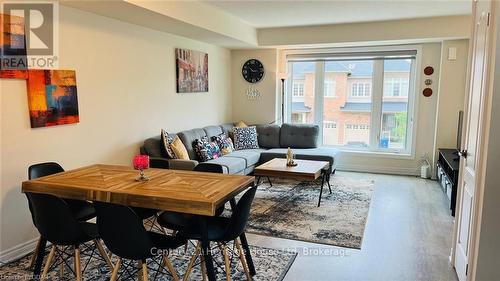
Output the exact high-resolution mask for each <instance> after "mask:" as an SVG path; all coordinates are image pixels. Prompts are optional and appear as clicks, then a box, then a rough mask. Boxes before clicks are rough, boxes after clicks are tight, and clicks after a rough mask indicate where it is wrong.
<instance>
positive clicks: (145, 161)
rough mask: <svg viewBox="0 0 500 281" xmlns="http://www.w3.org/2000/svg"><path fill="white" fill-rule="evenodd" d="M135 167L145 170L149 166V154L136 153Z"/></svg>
mask: <svg viewBox="0 0 500 281" xmlns="http://www.w3.org/2000/svg"><path fill="white" fill-rule="evenodd" d="M133 163H134V169H136V170H145V169H148V168H149V156H148V155H140V154H139V155H136V156H135V157H134V161H133Z"/></svg>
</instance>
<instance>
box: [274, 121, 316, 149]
mask: <svg viewBox="0 0 500 281" xmlns="http://www.w3.org/2000/svg"><path fill="white" fill-rule="evenodd" d="M318 135H319V127H318V126H317V125H309V124H283V125H282V126H281V130H280V146H281V147H291V148H315V147H317V146H318Z"/></svg>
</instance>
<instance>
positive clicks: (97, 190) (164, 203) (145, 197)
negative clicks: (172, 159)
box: [22, 164, 254, 216]
mask: <svg viewBox="0 0 500 281" xmlns="http://www.w3.org/2000/svg"><path fill="white" fill-rule="evenodd" d="M145 174H146V176H147V177H149V178H150V180H149V181H147V182H137V181H135V179H136V178H137V177H138V175H139V172H138V171H136V170H134V169H132V168H131V167H126V166H116V165H102V164H96V165H92V166H88V167H83V168H79V169H75V170H70V171H66V172H63V173H58V174H54V175H50V176H46V177H42V178H38V179H35V180H30V181H25V182H23V185H22V191H23V192H33V193H47V194H52V195H55V196H58V197H61V198H68V199H79V200H88V201H102V202H110V203H116V204H122V205H128V206H133V207H143V208H151V209H157V210H165V211H176V212H183V213H190V214H198V215H208V216H213V215H215V210H216V209H217V208H218V207H219V206H221V205H222V204H223V203H225V202H227V201H228V200H230V199H231V198H233V197H234V196H235V195H236V194H238V193H240V192H241V191H243V190H245V189H246V188H248V187H249V186H251V185H253V183H254V177H250V176H239V175H227V174H214V173H201V172H192V171H179V170H166V169H148V170H145Z"/></svg>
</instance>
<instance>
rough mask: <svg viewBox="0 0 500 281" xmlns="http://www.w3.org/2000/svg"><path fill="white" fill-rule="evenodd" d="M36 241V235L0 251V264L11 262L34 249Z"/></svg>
mask: <svg viewBox="0 0 500 281" xmlns="http://www.w3.org/2000/svg"><path fill="white" fill-rule="evenodd" d="M37 242H38V237H37V238H33V239H31V240H29V241H27V242H24V243H22V244H19V245H17V246H14V247H12V248H10V249H7V250H5V251H2V252H0V264H4V263H8V262H11V261H13V260H16V259H18V258H21V257H23V256H25V255H27V254H29V253H30V252H32V251H33V250H35V248H36V244H37Z"/></svg>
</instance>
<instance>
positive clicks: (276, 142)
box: [257, 125, 280, 148]
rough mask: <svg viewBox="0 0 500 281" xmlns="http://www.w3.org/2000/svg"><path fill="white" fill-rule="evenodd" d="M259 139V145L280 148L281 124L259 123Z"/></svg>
mask: <svg viewBox="0 0 500 281" xmlns="http://www.w3.org/2000/svg"><path fill="white" fill-rule="evenodd" d="M257 139H258V140H259V147H264V148H279V147H280V126H279V125H257Z"/></svg>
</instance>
